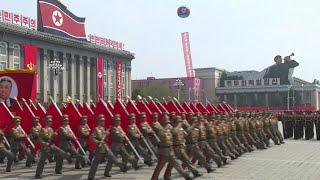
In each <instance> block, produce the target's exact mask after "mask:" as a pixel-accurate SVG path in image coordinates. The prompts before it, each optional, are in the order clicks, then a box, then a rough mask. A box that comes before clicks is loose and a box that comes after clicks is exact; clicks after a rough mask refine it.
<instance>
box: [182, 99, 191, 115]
mask: <svg viewBox="0 0 320 180" xmlns="http://www.w3.org/2000/svg"><path fill="white" fill-rule="evenodd" d="M182 107H183V108H184V109H185V111H186V113H193V111H192V109H191V108H190V106H189V105H188V103H186V102H183V103H182Z"/></svg>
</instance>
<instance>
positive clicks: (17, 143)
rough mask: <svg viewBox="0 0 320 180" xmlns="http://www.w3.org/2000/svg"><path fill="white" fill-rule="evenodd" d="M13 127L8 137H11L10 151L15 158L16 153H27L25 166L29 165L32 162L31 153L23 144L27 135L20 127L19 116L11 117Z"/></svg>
mask: <svg viewBox="0 0 320 180" xmlns="http://www.w3.org/2000/svg"><path fill="white" fill-rule="evenodd" d="M13 121H14V124H15V125H14V127H13V128H12V129H11V133H10V137H11V143H10V144H11V151H12V152H13V154H14V156H15V158H16V157H17V154H18V153H23V154H26V155H27V161H26V167H31V166H32V162H33V155H32V154H31V151H30V149H29V148H27V146H26V145H25V141H26V139H27V135H26V134H25V133H24V131H23V129H22V127H21V126H20V122H21V118H20V117H19V116H15V117H14V118H13Z"/></svg>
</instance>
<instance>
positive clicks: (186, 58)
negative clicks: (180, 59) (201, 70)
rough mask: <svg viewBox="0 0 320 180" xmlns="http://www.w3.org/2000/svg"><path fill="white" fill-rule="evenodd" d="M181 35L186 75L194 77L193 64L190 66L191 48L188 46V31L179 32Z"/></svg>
mask: <svg viewBox="0 0 320 180" xmlns="http://www.w3.org/2000/svg"><path fill="white" fill-rule="evenodd" d="M181 37H182V47H183V54H184V61H185V63H186V71H187V77H194V72H193V66H192V58H191V48H190V40H189V33H188V32H184V33H181Z"/></svg>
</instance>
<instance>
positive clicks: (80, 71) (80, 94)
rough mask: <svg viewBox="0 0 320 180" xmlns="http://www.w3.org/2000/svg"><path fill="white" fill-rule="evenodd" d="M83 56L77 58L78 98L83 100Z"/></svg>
mask: <svg viewBox="0 0 320 180" xmlns="http://www.w3.org/2000/svg"><path fill="white" fill-rule="evenodd" d="M84 60H85V57H80V59H79V100H80V102H83V99H84V98H83V95H84V79H83V73H84V72H83V70H84V68H83V61H84Z"/></svg>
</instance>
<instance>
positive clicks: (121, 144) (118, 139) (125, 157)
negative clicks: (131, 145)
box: [106, 114, 139, 174]
mask: <svg viewBox="0 0 320 180" xmlns="http://www.w3.org/2000/svg"><path fill="white" fill-rule="evenodd" d="M120 120H121V119H120V115H118V114H116V115H114V117H113V121H114V123H119V124H114V125H113V126H112V128H111V137H112V144H111V150H112V152H113V154H114V155H115V156H117V155H120V156H121V157H122V162H123V163H124V164H125V165H127V163H128V162H130V163H131V164H132V166H133V167H134V168H135V169H138V168H139V167H138V160H137V159H136V158H135V157H134V156H131V155H130V154H129V153H128V151H127V150H126V147H125V143H126V141H127V139H126V134H125V133H124V132H123V130H122V129H121V126H120ZM112 164H113V162H112V161H108V164H107V171H106V173H108V174H109V172H110V170H111V167H112Z"/></svg>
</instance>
